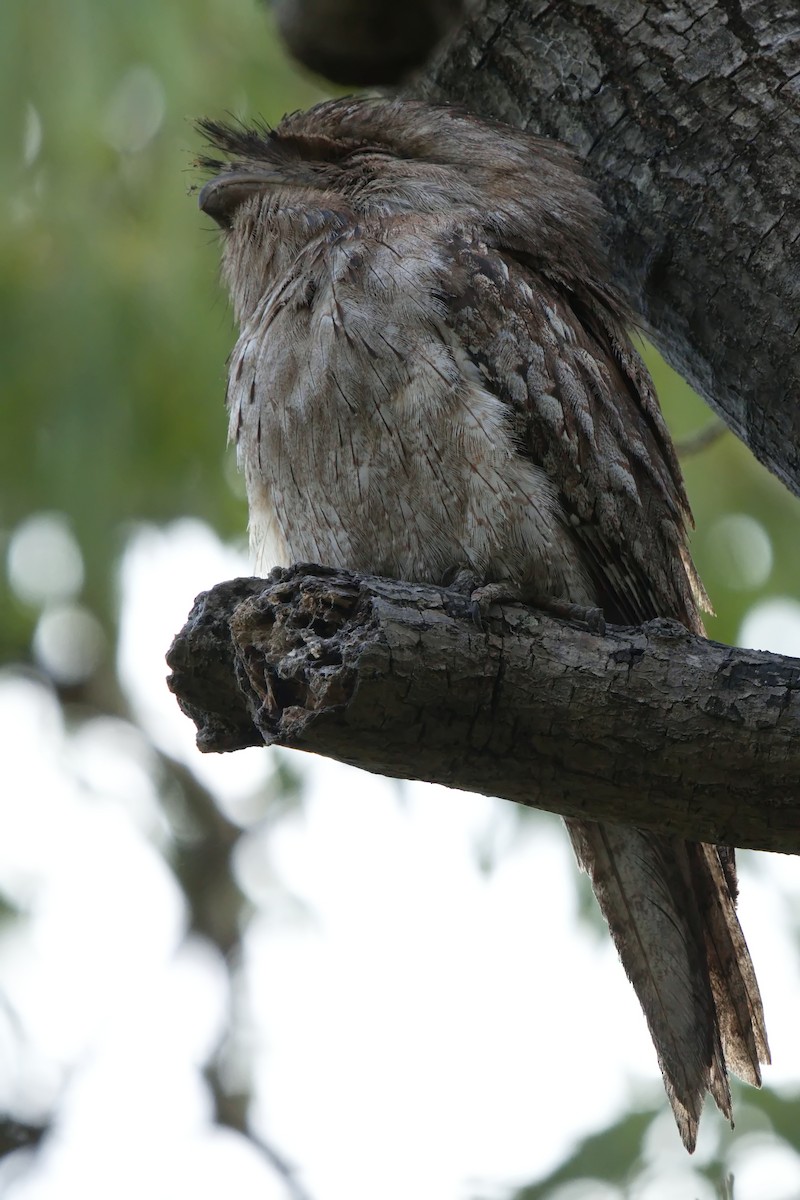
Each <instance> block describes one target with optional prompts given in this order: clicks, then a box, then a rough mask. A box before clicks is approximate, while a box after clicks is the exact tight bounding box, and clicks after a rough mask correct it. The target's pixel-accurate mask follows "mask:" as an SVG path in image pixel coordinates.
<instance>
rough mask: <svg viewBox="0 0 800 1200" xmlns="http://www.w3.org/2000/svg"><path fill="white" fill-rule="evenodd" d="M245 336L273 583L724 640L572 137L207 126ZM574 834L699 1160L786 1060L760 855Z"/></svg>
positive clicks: (253, 528)
mask: <svg viewBox="0 0 800 1200" xmlns="http://www.w3.org/2000/svg"><path fill="white" fill-rule="evenodd" d="M198 124H199V128H200V129H201V131H202V134H203V135H204V137H205V138H206V140H207V143H208V147H209V151H210V152H209V153H207V154H204V155H203V156H201V157H200V158H199V159H198V163H199V165H200V167H201V168H202V169H203V171H204V172H205V173H206V177H207V181H206V182H205V184H204V186H203V187H202V189H201V190H200V194H199V205H200V208H201V210H202V211H203V212H204V213H205V214H207V215H208V216H209V217H211V218H212V219H213V220H214V222H215V223H216V224H217V225H218V227H219V228H220V230H221V242H222V276H223V280H224V282H225V284H226V285H227V288H228V291H229V293H230V297H231V300H232V306H233V310H234V314H235V320H236V323H237V325H238V329H239V335H238V340H237V341H236V345H235V348H234V349H233V351H232V354H231V356H230V360H229V374H228V386H227V406H228V412H229V435H230V440H231V441H232V442H234V443H235V445H236V448H237V455H238V460H239V464H240V467H241V469H242V471H243V473H244V476H245V481H246V491H247V497H248V507H249V528H250V539H251V545H252V549H253V554H254V559H255V563H256V569H257V570H258V571H259V572H261V573H264V572H265V571H266V570H268V569H269V568H270V567H271V566H273V565H274V564H276V563H282V564H285V565H289V564H291V563H292V562H308V563H318V564H321V565H324V566H328V567H334V568H337V569H347V570H350V571H353V572H360V573H368V574H371V575H380V576H385V577H389V578H394V579H400V580H406V581H410V582H415V583H427V584H434V585H439V586H445V587H449V586H453V587H464V586H466V587H467V590H468V591H469V592H470V594H471V595H472V596H473V597H474V598H475V600H476V603H478V604H479V605H482V606H485V605H487V604H489V603H490V602H491V601H492V599H494V598H497V597H498V596H502V597H503V598H513V599H517V600H519V601H521V602H523V603H528V604H531V605H534V606H540V607H545V608H547V607H549V608H551V609H552V610H553V611H554V612H562V613H564V612H566V613H573V614H576V613H577V614H578V615H580V614H585V615H586V619H587V620H589V619H590V617H591V614H592V613H596V612H597V611H598V610H599V611H600V612H601V613H602V617H603V619H604V620H608V621H609V622H612V623H617V624H621V625H629V626H630V625H638V624H640V623H642V622H644V621H647V620H649V619H651V618H656V617H666V618H672V619H673V620H677V621H679V622H681V623H682V624H683V625H684V626H686V628H687V629H689V630H691V631H692V632H693V633H696V634H701V635H702V634H703V632H704V630H703V624H702V618H701V610H702V609H703V608H708V607H709V604H708V599H707V597H706V595H705V592H704V590H703V587H702V584H701V582H700V580H699V578H698V575H697V572H696V570H695V567H694V565H693V563H692V559H691V557H690V554H689V549H688V531H689V529H690V527H691V524H692V516H691V512H690V508H689V502H688V499H687V495H686V490H685V486H684V483H683V479H682V475H681V470H680V466H679V464H678V460H677V456H676V453H675V450H674V447H673V445H672V442H671V439H670V435H669V433H668V430H667V427H666V424H665V422H664V419H663V417H662V414H661V410H660V407H659V403H658V400H657V397H656V394H655V391H654V387H653V383H652V381H651V378H650V376H649V374H648V371H647V369H646V367H645V365H644V363H643V361H642V359H641V358H640V356H639V354H638V353H637V351H636V349H635V348H634V346H633V344H632V342H631V338H630V334H629V330H630V329H631V328H632V327H633V326H634V325H635V321H634V317H633V314H632V313H631V311H630V310H629V307H628V305H627V303H626V302H625V300H624V299H623V297H622V295H621V292H620V291H619V289H618V288H617V287H616V286H615V285H614V283H613V281H612V270H611V262H610V258H609V255H608V252H607V250H606V249H605V247H604V244H603V237H602V230H603V222H604V211H603V208H602V206H601V204H600V202H599V200H598V198H597V196H596V193H595V191H594V189H593V187H592V186H591V184H590V183H589V181H588V179H587V177H586V175H585V174H584V172H583V170H582V169H581V167H580V165H579V162H578V160H577V158H576V156H575V155H574V153H573V152H572V151H571V150H570V149H569V148H568V147H566V146H564V145H562V144H561V143H557V142H554V141H551V140H548V139H545V138H541V137H539V136H537V135H535V134H533V133H531V132H529V131H527V130H523V129H520V128H516V127H513V126H510V125H507V124H504V123H502V122H499V121H496V120H491V119H487V118H484V117H480V116H478V115H476V114H474V113H472V112H470V111H469V110H466V109H462V108H459V107H456V106H449V105H446V104H434V103H429V102H428V101H425V100H416V99H410V98H399V97H385V96H383V97H381V96H355V97H344V98H340V99H336V100H332V101H323V102H322V103H320V104H318V105H316V106H314V107H313V108H311V109H309V110H308V111H304V112H296V113H291V114H289V115H287V116H286V117H284V118H283V120H282V121H280V122H279V123H278V124H277V125H276V126H275V127H274V128H271V127H269V126H268V125H266V124H257V125H255V126H247V125H244V124H239V123H236V122H220V121H215V120H210V119H209V120H203V121H201V122H199V123H198ZM566 826H567V830H568V833H569V837H570V839H571V842H572V845H573V848H574V850H575V854H576V856H577V859H578V863H579V865H580V866H581V867H582V868H583V869H584V870H585V871H586V872H587V874H588V876H589V879H590V882H591V884H592V887H593V890H594V893H595V895H596V897H597V900H598V902H599V906H600V909H601V910H602V913H603V915H604V916H605V919H606V921H607V924H608V927H609V930H610V933H611V936H612V939H613V941H614V943H615V945H616V948H617V951H618V953H619V956H620V958H621V960H622V964H623V966H624V968H625V971H626V973H627V975H628V977H629V979H630V980H631V982H632V984H633V987H634V989H635V991H636V993H637V995H638V998H639V1001H640V1003H641V1006H642V1009H643V1012H644V1016H645V1019H646V1021H647V1024H648V1027H649V1030H650V1034H651V1036H652V1040H653V1043H654V1046H655V1050H656V1055H657V1058H658V1063H659V1066H660V1069H661V1073H662V1076H663V1080H664V1085H665V1089H666V1093H667V1096H668V1099H669V1102H670V1104H671V1106H672V1110H673V1113H674V1116H675V1120H676V1123H677V1127H678V1131H679V1133H680V1136H681V1138H682V1140H683V1143H684V1144H685V1146H686V1148H687V1149H688V1150H689V1151H690V1152H691V1151H692V1150H693V1149H694V1147H695V1143H696V1139H697V1130H698V1122H699V1119H700V1113H701V1109H702V1107H703V1102H704V1099H705V1096H706V1094H707V1093H709V1092H710V1093H711V1095H712V1097H713V1099H714V1101H715V1102H716V1104H717V1106H718V1108H719V1109H720V1110H721V1112H722V1113H723V1114H724V1115H725V1116H726V1117H727V1118H728V1119H729V1120H731V1123H732V1112H731V1092H730V1084H729V1076H728V1072H729V1071H731V1072H733V1073H735V1074H736V1075H738V1076H739V1077H741V1078H742V1079H744V1080H746V1081H747V1082H748V1083H750V1084H752V1085H755V1086H758V1085H759V1084H760V1082H761V1064H764V1063H768V1062H769V1061H770V1057H769V1047H768V1043H767V1034H766V1029H765V1024H764V1015H763V1008H762V1002H761V997H760V994H759V989H758V984H757V981H756V977H755V972H754V969H753V964H752V961H751V958H750V954H749V952H748V949H747V945H746V943H745V940H744V936H743V934H742V930H741V927H740V925H739V921H738V918H737V915H736V898H737V884H736V868H735V861H734V851H733V850H732V849H730V848H728V847H724V846H714V845H710V844H703V843H697V842H690V841H686V840H684V839H683V838H680V837H677V836H667V835H664V834H660V833H655V832H649V831H645V830H641V829H637V828H635V827H628V826H622V825H610V824H606V823H602V822H593V821H591V820H587V819H580V820H576V819H572V818H570V819H568V820H566Z"/></svg>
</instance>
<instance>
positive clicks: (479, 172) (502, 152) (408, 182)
mask: <svg viewBox="0 0 800 1200" xmlns="http://www.w3.org/2000/svg"><path fill="white" fill-rule="evenodd" d="M200 128H201V130H202V131H203V133H204V134H205V135H206V137H207V138H208V140H209V142H210V144H211V146H212V147H213V148H214V150H215V151H217V152H219V154H220V157H216V155H215V156H213V157H212V156H210V155H209V156H207V157H205V158H203V159H201V161H200V166H201V167H202V168H204V169H205V170H207V171H211V172H213V176H212V178H211V179H209V181H208V182H207V183H206V184H205V186H204V187H203V189H202V191H201V192H200V207H201V209H202V210H203V212H205V213H207V214H208V215H209V216H210V217H213V219H214V220H215V221H216V222H217V224H218V225H220V227H221V228H222V229H223V230H225V231H227V232H233V233H235V232H236V231H237V226H238V227H242V228H243V227H244V226H247V228H248V229H249V230H252V227H253V223H254V222H255V223H257V222H258V219H259V215H260V214H264V213H266V212H267V211H271V212H273V213H274V212H275V210H276V209H280V208H281V207H283V206H285V207H291V208H297V209H302V210H303V212H304V213H306V214H307V217H308V219H309V222H310V223H311V224H313V219H314V216H313V215H314V213H316V214H318V215H324V214H326V213H328V214H331V213H336V212H340V211H342V210H344V211H346V212H349V213H351V214H353V215H354V217H355V218H356V219H357V220H360V219H365V218H369V217H377V218H381V217H387V216H392V215H395V214H404V213H405V214H418V215H423V214H435V215H437V216H439V217H441V216H451V217H452V219H453V223H454V224H463V225H468V226H473V227H476V228H478V229H479V231H480V233H481V236H483V237H485V238H487V239H488V240H489V241H491V242H495V243H496V244H500V245H505V246H508V247H509V248H512V249H518V250H526V251H530V252H532V253H534V254H537V255H539V254H541V253H544V254H545V255H546V256H547V257H548V258H552V259H554V260H555V261H556V262H558V261H563V260H564V258H565V256H566V258H570V257H574V258H575V259H576V264H577V262H578V260H580V261H581V262H582V263H583V266H584V268H585V267H586V266H588V265H590V263H591V262H593V261H594V259H595V253H596V244H595V243H596V231H597V228H598V224H599V217H600V216H601V210H600V207H599V204H598V202H597V200H596V199H595V196H594V193H593V192H592V190H591V188H590V187H589V186H588V184H587V182H586V180H585V179H584V178H583V176H582V174H581V172H580V170H579V168H578V167H577V164H576V162H575V159H574V157H573V155H572V154H571V152H570V151H569V150H568V149H567V148H566V147H564V146H562V145H561V144H559V143H557V142H552V141H546V140H544V139H541V138H538V137H534V136H533V135H532V134H529V133H526V132H525V131H523V130H520V129H515V128H512V127H511V126H508V125H503V124H501V123H499V122H495V121H487V120H484V119H482V118H480V117H477V116H474V115H473V114H471V113H469V112H466V111H464V110H462V109H458V108H451V107H448V106H444V105H433V104H428V103H426V102H424V101H420V100H400V99H388V100H387V99H380V98H375V97H347V98H345V99H340V100H333V101H327V102H325V103H322V104H318V105H317V106H316V107H314V108H312V109H310V110H309V111H307V112H300V113H292V114H291V115H289V116H287V117H285V118H284V119H283V120H282V121H281V122H280V124H279V125H278V126H277V127H276V128H275V129H268V128H265V127H261V128H255V129H248V128H246V127H243V126H236V125H226V124H221V123H218V122H216V121H203V122H201V124H200ZM587 258H588V260H589V262H587Z"/></svg>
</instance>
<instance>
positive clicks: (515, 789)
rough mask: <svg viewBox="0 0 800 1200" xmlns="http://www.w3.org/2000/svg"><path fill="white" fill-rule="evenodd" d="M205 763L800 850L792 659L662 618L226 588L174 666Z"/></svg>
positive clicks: (310, 587)
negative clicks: (570, 615)
mask: <svg viewBox="0 0 800 1200" xmlns="http://www.w3.org/2000/svg"><path fill="white" fill-rule="evenodd" d="M168 663H169V665H170V667H171V669H172V674H171V676H170V678H169V686H170V688H171V689H172V691H173V692H174V693H175V694H176V696H177V697H178V701H179V703H180V705H181V708H182V709H183V710H184V712H186V713H187V715H188V716H190V717H191V719H192V720H193V721H194V722H195V724H196V725H197V728H198V738H197V741H198V746H199V748H200V749H201V750H203V751H206V752H221V751H227V750H237V749H240V748H242V747H244V746H254V745H263V744H266V745H281V746H287V747H291V748H293V749H298V750H308V751H312V752H314V753H318V754H323V755H327V756H329V757H332V758H336V759H339V760H341V761H343V762H348V763H351V764H353V765H355V766H358V767H362V768H364V769H366V770H369V771H375V772H379V773H381V774H386V775H392V776H396V777H400V778H406V779H427V780H431V781H433V782H437V783H442V784H445V785H447V786H449V787H457V788H463V789H465V790H468V791H476V792H483V793H485V794H490V795H498V796H503V797H505V798H506V799H509V800H513V801H516V802H518V803H522V804H528V805H531V806H534V807H537V808H544V809H549V810H551V811H554V812H558V813H561V814H562V815H564V816H574V817H583V818H586V817H589V818H591V819H596V820H603V821H612V822H619V823H623V824H627V825H637V826H639V827H642V828H649V829H654V830H658V831H660V832H665V833H675V834H680V835H681V836H683V837H686V838H690V839H693V840H698V841H707V842H715V843H723V844H729V845H736V846H745V847H752V848H754V849H762V850H781V851H784V852H794V853H797V852H800V802H798V796H797V791H798V787H797V782H796V781H797V780H798V779H800V662H798V661H797V660H794V659H787V658H781V657H780V656H778V655H771V654H765V653H759V652H755V651H745V650H738V649H732V648H730V647H727V646H722V645H719V644H718V643H715V642H709V641H705V640H704V639H702V638H698V637H694V636H692V635H690V634H689V633H687V631H686V630H685V629H683V628H682V627H681V626H679V625H677V624H675V623H674V622H670V621H651V622H648V623H647V624H646V625H643V626H642V627H640V628H638V629H622V628H609V629H607V630H606V632H605V634H603V635H600V634H598V633H595V632H591V631H589V630H586V629H583V628H580V627H576V626H571V625H568V624H565V623H564V622H561V621H557V620H555V619H553V618H551V617H548V616H546V615H545V614H542V613H539V612H535V611H532V610H529V609H526V608H523V607H521V606H517V605H509V606H503V607H498V608H496V609H493V610H492V611H491V614H490V617H489V620H488V621H487V622H486V627H485V629H484V630H479V629H478V628H476V626H475V624H474V622H473V621H472V619H471V616H470V609H469V601H468V599H467V598H466V597H463V596H461V595H458V594H456V593H453V592H448V591H446V590H443V589H440V588H434V587H421V586H417V585H412V584H407V583H400V582H397V581H392V580H383V579H376V578H370V577H364V576H356V575H352V574H349V573H348V572H344V571H327V570H324V569H323V568H320V567H309V566H303V565H300V566H297V567H292V568H290V569H288V570H286V569H280V570H275V571H273V572H272V574H271V575H270V576H269V578H267V579H238V580H233V581H231V582H228V583H222V584H219V585H217V587H215V588H213V589H212V590H211V591H209V592H206V593H203V594H202V595H201V596H199V597H198V598H197V600H196V602H195V606H194V608H193V610H192V613H191V614H190V617H189V620H188V621H187V624H186V625H185V626H184V628H183V630H182V631H181V632H180V634H178V636H177V637H176V639H175V641H174V643H173V645H172V647H171V649H170V652H169V655H168Z"/></svg>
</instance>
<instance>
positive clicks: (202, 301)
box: [0, 0, 321, 636]
mask: <svg viewBox="0 0 800 1200" xmlns="http://www.w3.org/2000/svg"><path fill="white" fill-rule="evenodd" d="M9 3H10V8H9V5H8V3H7V4H6V5H4V11H3V15H2V17H0V22H2V27H3V30H4V36H2V37H0V43H2V46H3V54H4V59H5V61H4V62H3V64H2V65H3V72H4V77H5V82H6V85H7V94H8V102H7V103H5V104H4V121H3V128H4V130H5V142H4V144H3V145H2V147H1V148H0V173H1V175H2V178H3V179H4V180H6V181H7V185H8V192H7V196H6V204H5V213H4V219H3V222H2V224H0V238H2V242H0V330H2V334H0V336H1V337H2V357H3V370H4V392H5V395H6V402H5V404H4V412H5V434H4V437H3V439H2V440H1V441H0V522H2V524H3V525H4V526H5V527H6V529H8V528H10V527H13V526H14V525H15V524H16V523H17V522H18V521H19V520H20V519H21V518H23V517H24V516H25V515H26V514H27V513H29V512H31V511H37V510H41V509H55V510H58V511H63V512H66V513H68V514H69V515H70V517H71V519H72V521H73V522H74V525H75V529H76V531H77V535H78V538H79V541H80V544H81V546H82V548H83V550H84V554H85V556H86V559H87V565H88V580H89V584H88V594H89V596H90V597H91V599H92V600H93V602H95V603H97V604H100V605H101V607H102V609H103V610H104V611H105V612H107V611H108V603H109V599H110V591H109V582H110V572H109V566H110V564H111V563H112V562H113V560H114V558H115V556H116V553H117V552H118V550H119V548H120V545H121V543H122V540H123V538H124V533H125V529H126V527H127V526H128V525H129V524H130V523H131V522H135V521H137V520H140V519H143V518H148V519H155V520H164V519H167V518H169V517H173V516H176V515H178V514H182V513H193V514H196V515H198V516H201V517H203V518H205V519H206V520H209V521H210V522H211V523H212V524H214V525H215V526H216V527H217V528H218V529H220V530H221V531H222V532H234V531H239V530H241V529H243V527H244V524H245V519H246V518H245V514H244V510H243V506H242V501H241V499H240V498H239V497H238V496H236V495H235V494H234V493H233V492H232V491H231V489H230V487H229V486H227V484H226V483H225V479H226V473H225V471H224V470H223V453H224V445H225V414H224V410H223V397H224V363H225V358H226V355H227V353H228V351H229V349H230V346H231V344H232V340H233V330H232V321H231V318H230V315H229V313H228V309H227V304H226V301H225V299H224V298H223V296H222V294H221V290H220V288H219V287H218V283H217V271H218V252H217V246H216V235H215V233H214V231H213V228H212V227H211V223H210V222H209V221H208V220H207V219H205V218H203V217H202V216H201V214H200V213H199V212H198V210H197V206H196V202H195V199H194V197H193V195H192V189H194V188H195V187H196V185H197V183H198V174H197V172H195V171H194V169H193V166H192V163H193V158H194V156H195V155H196V154H197V153H198V152H199V151H200V149H201V146H202V141H201V138H200V136H199V135H198V134H197V133H196V131H195V129H194V128H193V124H192V122H193V120H194V119H195V118H197V117H199V116H202V115H204V114H208V113H213V114H215V115H216V114H222V113H224V112H226V111H229V110H231V109H232V110H233V111H234V112H235V113H236V114H237V115H240V116H247V115H251V116H252V115H253V114H258V115H260V116H263V117H264V118H265V119H267V120H268V121H275V120H277V119H279V118H280V116H281V115H282V114H283V112H284V111H285V110H286V109H287V108H289V109H291V108H295V107H298V106H304V105H307V104H309V103H311V102H313V101H314V100H316V99H318V98H319V97H320V95H321V93H320V91H319V89H318V88H317V87H316V86H315V85H314V84H313V83H311V82H308V81H305V80H303V79H301V78H300V77H299V76H297V75H296V74H295V73H294V72H293V71H292V70H291V68H290V67H289V66H288V64H287V62H286V60H285V59H284V58H283V56H281V55H280V54H279V52H278V49H277V46H276V43H275V41H274V39H273V37H272V36H271V33H270V30H269V27H268V23H267V20H266V17H265V12H264V10H263V9H262V7H261V6H259V5H255V4H253V3H251V2H250V0H240V2H239V3H229V2H226V0H216V2H215V3H206V4H203V5H201V6H198V5H196V4H189V3H187V2H185V0H184V3H175V4H166V5H165V4H163V3H156V2H155V0H141V3H138V4H136V5H124V4H119V3H112V4H108V5H101V4H98V3H96V2H95V3H92V2H91V0H74V2H73V3H70V4H69V5H62V4H55V3H49V4H48V3H43V4H41V3H40V4H36V5H28V4H25V3H24V0H9ZM9 34H10V36H8V35H9ZM25 631H26V630H25V626H24V622H23V623H22V624H21V625H20V627H19V629H18V632H19V634H20V635H21V636H22V635H24V633H25Z"/></svg>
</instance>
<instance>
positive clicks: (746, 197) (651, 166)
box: [412, 0, 800, 493]
mask: <svg viewBox="0 0 800 1200" xmlns="http://www.w3.org/2000/svg"><path fill="white" fill-rule="evenodd" d="M412 90H413V91H414V92H415V93H416V94H422V95H424V96H426V97H429V98H436V99H441V100H448V101H456V102H460V103H463V104H465V105H467V106H469V107H470V108H472V109H474V110H476V111H477V112H480V113H482V114H484V115H486V114H489V115H493V116H497V117H500V118H502V119H504V120H506V121H509V122H511V123H512V124H519V125H523V126H526V127H529V128H531V129H533V130H535V131H536V132H538V133H542V134H545V135H547V136H551V137H554V138H560V139H562V140H563V141H565V142H568V143H570V144H571V145H573V146H574V147H575V148H576V149H577V151H578V153H579V154H580V156H581V157H582V158H583V159H584V161H585V164H586V168H587V170H588V172H589V174H590V175H591V176H592V177H593V178H594V180H595V181H596V183H597V185H598V188H599V191H600V194H601V196H602V198H603V200H604V202H605V204H606V206H607V208H608V209H609V212H610V213H611V217H612V229H611V241H612V260H613V261H614V263H615V265H616V269H617V271H618V274H619V278H620V281H621V282H622V284H623V286H624V288H625V290H626V291H627V293H628V295H629V296H630V298H631V301H632V304H633V306H634V308H635V310H636V311H638V312H641V313H642V314H643V315H644V317H645V319H646V322H647V325H648V327H649V330H650V332H651V333H652V336H653V337H654V339H655V341H656V342H657V344H658V345H659V347H660V349H661V350H662V351H663V353H664V354H665V356H666V358H667V359H668V360H669V361H670V362H671V363H672V365H673V366H675V367H676V368H677V369H678V370H679V371H680V372H681V374H682V375H684V376H685V378H686V379H688V380H689V382H690V383H691V384H692V385H693V386H694V387H695V388H696V389H697V390H698V391H699V392H700V394H701V395H703V396H704V397H705V398H706V399H707V400H708V401H709V402H710V403H711V404H712V405H713V406H714V407H715V408H717V409H718V410H719V411H720V412H721V413H722V414H723V415H724V417H725V419H726V421H727V422H728V424H729V425H730V426H731V427H732V428H733V429H734V431H735V432H736V433H737V434H738V435H739V436H740V437H741V438H742V439H743V440H744V441H745V442H747V444H748V445H749V446H750V447H751V449H752V450H753V451H754V453H755V454H756V455H757V456H758V458H760V459H761V461H762V462H764V463H765V464H766V465H767V466H768V467H769V469H770V470H772V471H773V472H774V473H775V474H776V475H777V476H778V477H779V478H780V479H781V480H782V481H783V482H784V483H785V484H786V485H787V486H788V487H790V488H791V489H792V490H793V491H795V492H798V493H800V404H798V398H799V397H800V338H798V328H799V325H798V322H799V321H800V205H798V203H797V197H798V195H800V154H798V146H800V6H798V5H797V3H796V0H652V2H650V3H641V0H614V3H607V2H606V0H602V2H600V0H596V2H592V0H559V2H558V3H552V0H527V2H526V0H488V2H487V3H486V4H485V5H484V6H482V7H481V9H480V10H479V11H478V12H477V13H476V14H475V15H474V16H473V17H472V18H471V19H468V20H467V21H466V22H465V24H464V25H463V26H462V28H461V29H460V30H459V32H458V33H457V34H456V36H455V38H454V39H452V40H451V41H450V42H449V43H448V45H447V47H446V49H445V50H444V51H443V52H442V54H441V56H440V57H439V60H438V61H437V62H436V63H434V64H433V65H432V66H431V67H430V69H429V70H428V72H427V73H426V75H425V77H424V78H421V79H420V80H419V81H418V82H417V84H416V86H415V87H414V88H413V89H412Z"/></svg>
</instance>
